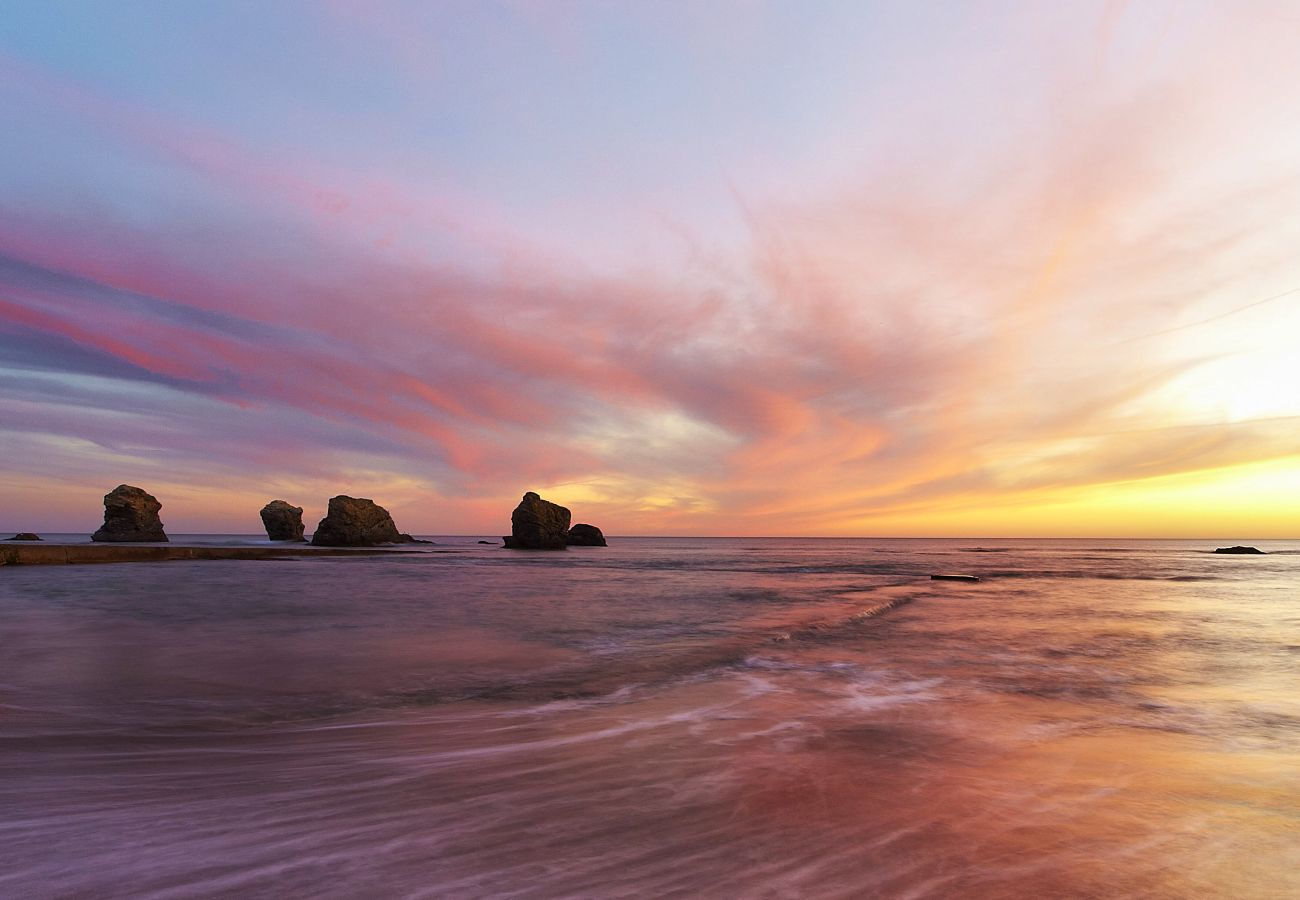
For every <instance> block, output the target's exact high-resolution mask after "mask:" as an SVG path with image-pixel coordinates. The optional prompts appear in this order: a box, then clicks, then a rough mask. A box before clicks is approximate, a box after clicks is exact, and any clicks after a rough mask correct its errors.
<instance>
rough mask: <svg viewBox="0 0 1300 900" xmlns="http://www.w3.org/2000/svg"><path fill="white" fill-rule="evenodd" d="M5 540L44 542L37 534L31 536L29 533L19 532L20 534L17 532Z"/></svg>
mask: <svg viewBox="0 0 1300 900" xmlns="http://www.w3.org/2000/svg"><path fill="white" fill-rule="evenodd" d="M6 540H10V541H41V540H44V538H42V537H41V536H40V535H39V534H32V533H31V532H30V531H20V532H18V533H17V534H15V535H14V536H13V537H11V538H6Z"/></svg>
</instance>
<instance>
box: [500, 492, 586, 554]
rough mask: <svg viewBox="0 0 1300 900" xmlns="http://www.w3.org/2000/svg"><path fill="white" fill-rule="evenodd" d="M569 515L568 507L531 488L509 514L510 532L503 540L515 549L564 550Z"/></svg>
mask: <svg viewBox="0 0 1300 900" xmlns="http://www.w3.org/2000/svg"><path fill="white" fill-rule="evenodd" d="M569 519H570V513H569V511H568V510H567V509H566V508H565V507H563V506H560V505H559V504H558V503H551V502H550V501H549V500H543V499H542V498H541V497H539V496H537V494H535V493H534V492H532V491H529V492H528V493H526V494H524V498H523V499H522V500H520V501H519V505H518V506H516V507H515V511H514V512H513V513H511V514H510V531H511V534H510V536H509V537H506V538H502V540H503V541H505V545H506V546H507V547H511V548H513V549H515V550H563V549H564V547H565V535H566V534H568V532H569Z"/></svg>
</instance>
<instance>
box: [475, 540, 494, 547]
mask: <svg viewBox="0 0 1300 900" xmlns="http://www.w3.org/2000/svg"><path fill="white" fill-rule="evenodd" d="M479 543H480V544H491V545H492V546H494V547H495V546H496V543H497V542H496V541H479Z"/></svg>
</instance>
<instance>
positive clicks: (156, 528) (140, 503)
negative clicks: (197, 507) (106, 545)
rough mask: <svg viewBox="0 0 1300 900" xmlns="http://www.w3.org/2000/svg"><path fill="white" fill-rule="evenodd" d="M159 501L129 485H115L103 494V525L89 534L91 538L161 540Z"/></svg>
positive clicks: (163, 535)
mask: <svg viewBox="0 0 1300 900" xmlns="http://www.w3.org/2000/svg"><path fill="white" fill-rule="evenodd" d="M160 509H162V504H161V503H159V502H158V500H157V499H156V498H155V497H154V496H153V494H150V493H148V492H147V491H143V490H141V489H140V488H138V487H132V486H131V485H129V484H119V485H118V486H117V487H115V488H113V490H112V491H111V492H110V493H107V494H105V495H104V524H103V526H102V527H101V528H100V529H99V530H98V531H96V532H95V533H94V534H92V535H91V536H90V539H91V540H92V541H122V542H134V541H141V542H143V541H150V542H153V541H165V540H167V535H166V534H165V533H164V532H163V523H162V520H161V519H159V518H158V510H160Z"/></svg>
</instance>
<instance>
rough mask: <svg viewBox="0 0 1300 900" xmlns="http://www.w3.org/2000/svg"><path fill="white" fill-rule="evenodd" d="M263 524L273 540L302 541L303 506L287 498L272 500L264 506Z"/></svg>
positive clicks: (267, 534)
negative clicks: (293, 503) (290, 501)
mask: <svg viewBox="0 0 1300 900" xmlns="http://www.w3.org/2000/svg"><path fill="white" fill-rule="evenodd" d="M262 525H263V526H264V527H265V528H266V536H267V537H268V538H270V539H271V540H273V541H301V540H305V539H304V538H303V536H302V532H303V528H302V507H301V506H294V505H292V504H291V503H289V502H287V501H285V500H272V501H271V502H270V503H268V504H266V506H263V507H262Z"/></svg>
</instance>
